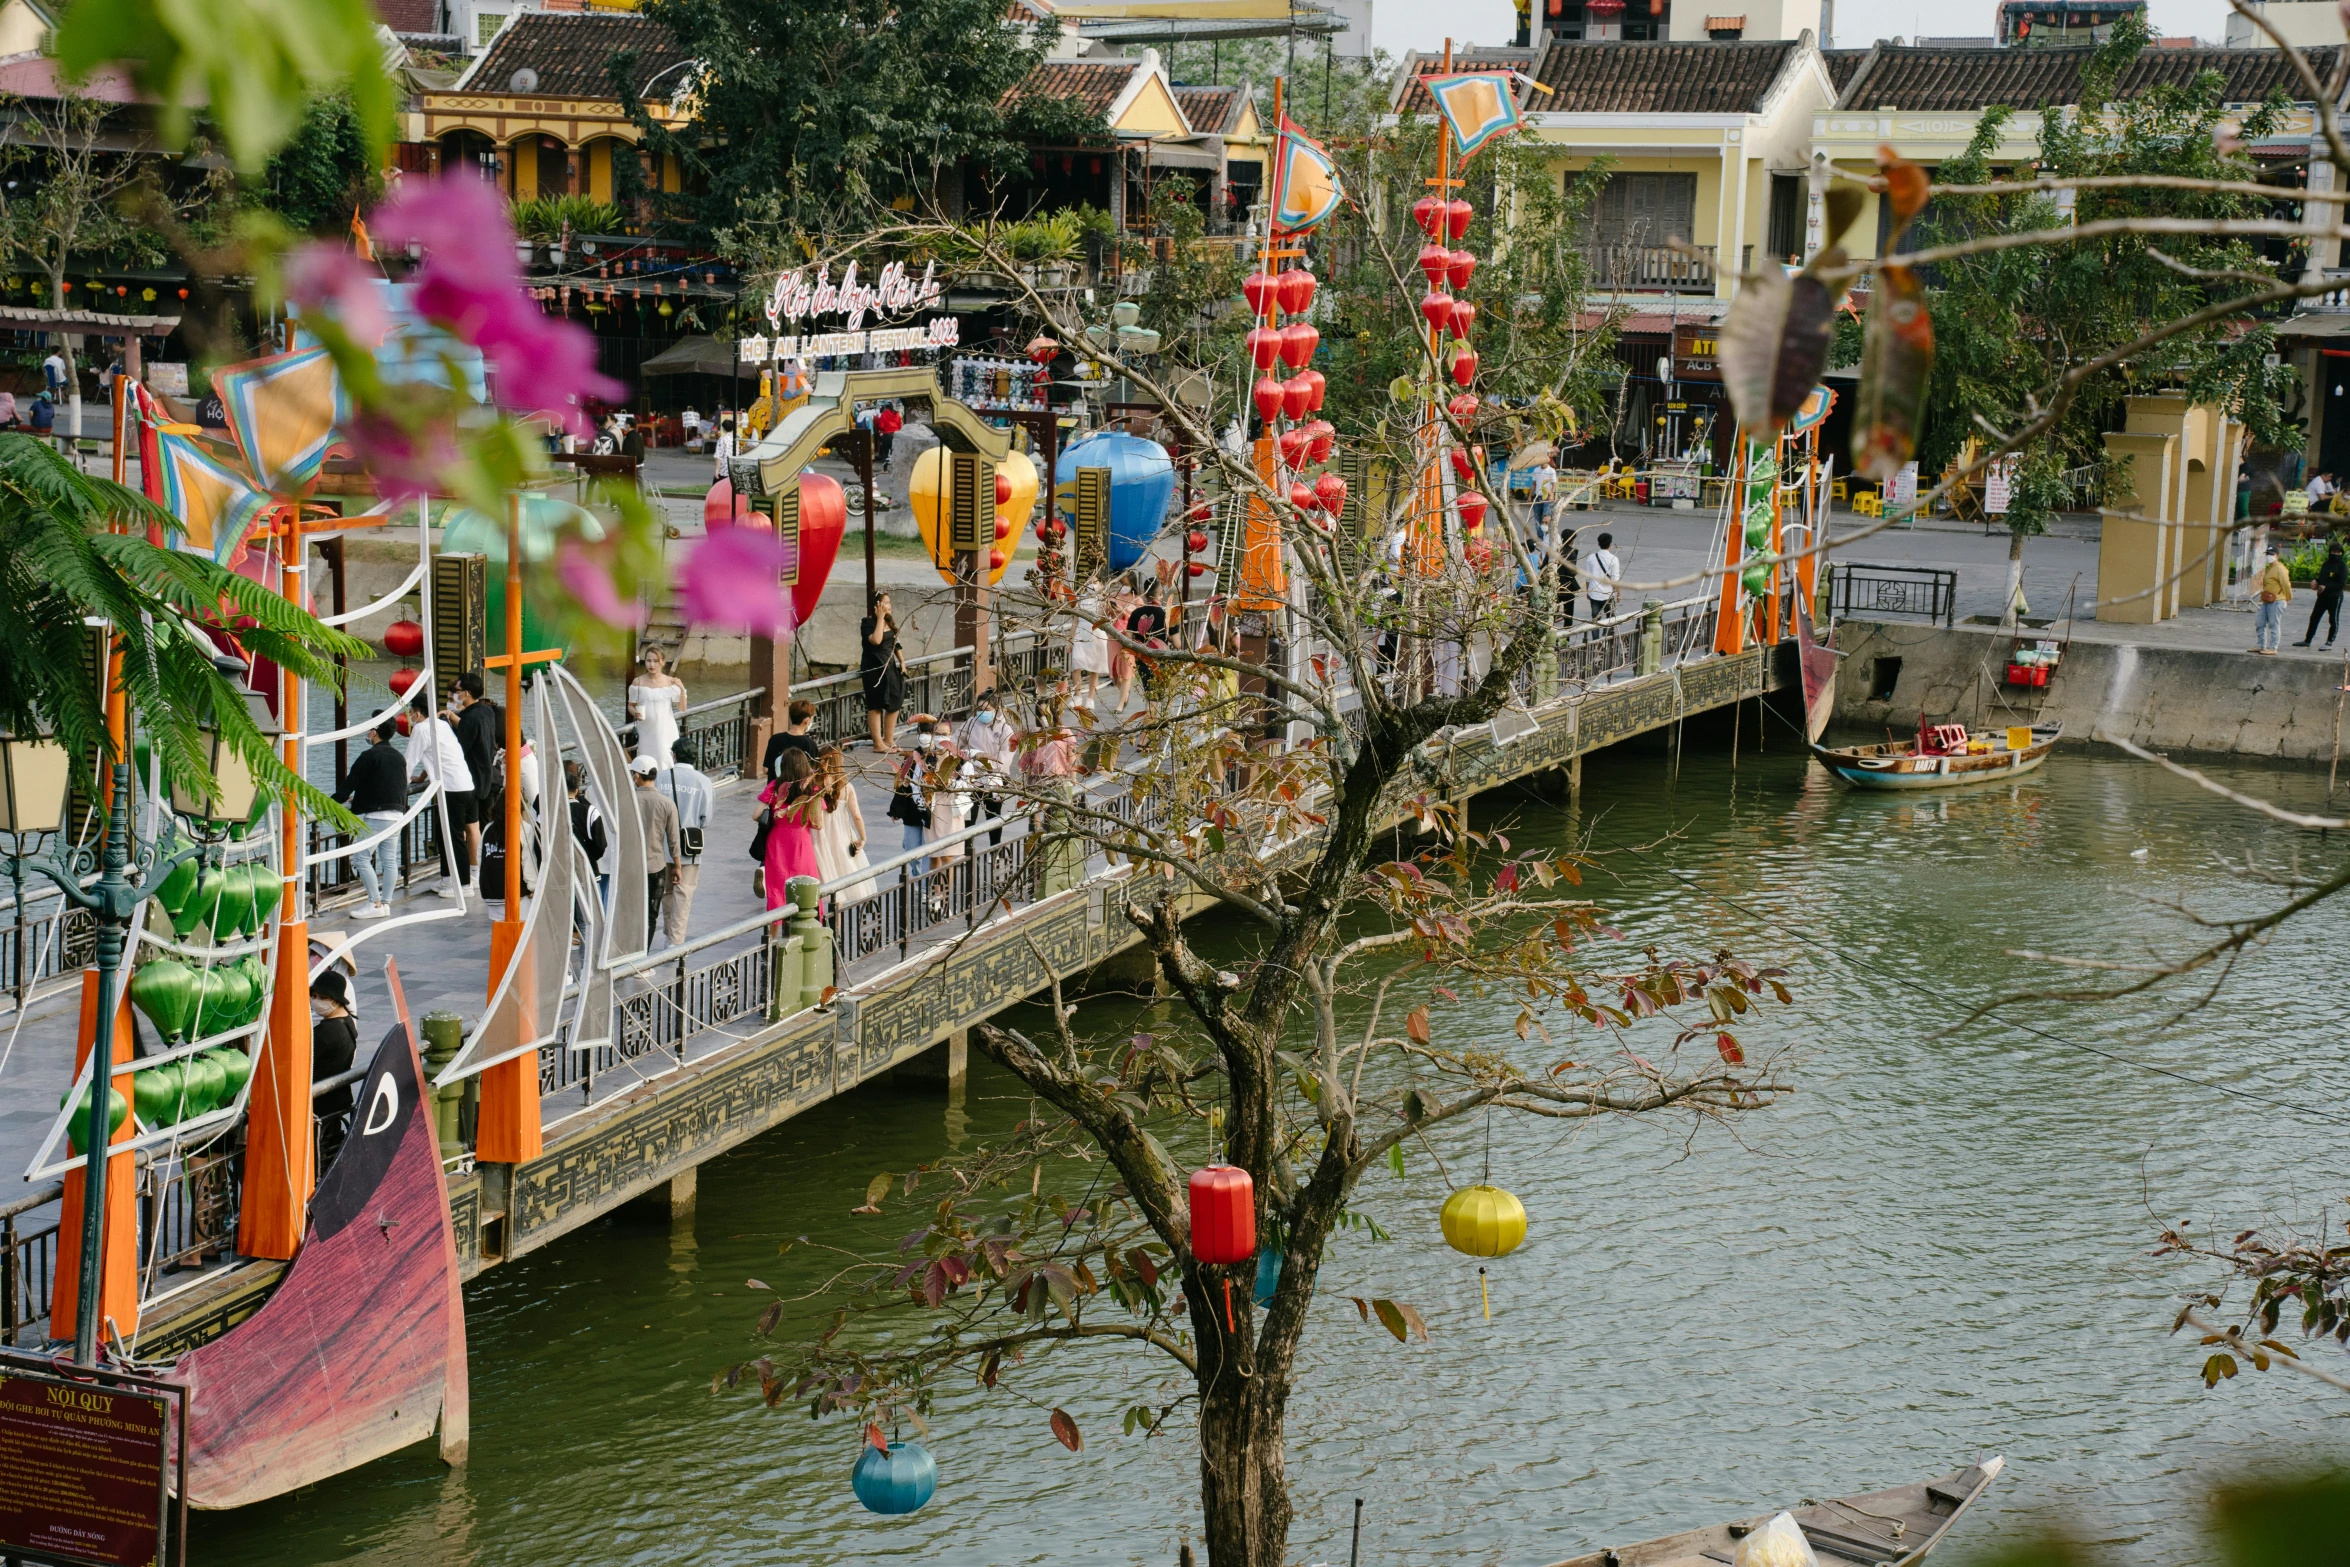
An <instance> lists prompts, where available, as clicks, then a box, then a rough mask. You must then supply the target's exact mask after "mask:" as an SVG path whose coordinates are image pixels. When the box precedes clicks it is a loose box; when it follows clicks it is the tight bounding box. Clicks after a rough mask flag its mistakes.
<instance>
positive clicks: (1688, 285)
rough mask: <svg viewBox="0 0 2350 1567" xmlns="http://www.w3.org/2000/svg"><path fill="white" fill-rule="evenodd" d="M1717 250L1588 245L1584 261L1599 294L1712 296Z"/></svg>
mask: <svg viewBox="0 0 2350 1567" xmlns="http://www.w3.org/2000/svg"><path fill="white" fill-rule="evenodd" d="M1753 248H1754V247H1753V246H1751V245H1750V246H1748V247H1747V250H1748V252H1749V254H1751V253H1752V251H1753ZM1714 251H1715V247H1714V246H1712V245H1585V246H1584V247H1583V260H1584V264H1585V265H1586V266H1587V267H1588V268H1589V269H1590V273H1591V278H1590V286H1591V288H1592V289H1593V290H1594V291H1596V292H1600V293H1614V294H1711V293H1713V292H1714V275H1715V265H1714Z"/></svg>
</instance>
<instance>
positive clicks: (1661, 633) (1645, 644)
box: [1640, 599, 1665, 675]
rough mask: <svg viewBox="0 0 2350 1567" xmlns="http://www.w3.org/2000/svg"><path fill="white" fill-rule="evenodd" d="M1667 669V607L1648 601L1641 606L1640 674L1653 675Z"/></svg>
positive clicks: (1653, 600)
mask: <svg viewBox="0 0 2350 1567" xmlns="http://www.w3.org/2000/svg"><path fill="white" fill-rule="evenodd" d="M1664 667H1665V606H1664V602H1663V600H1661V599H1648V600H1646V601H1644V602H1643V603H1642V604H1641V606H1640V672H1641V673H1642V674H1644V675H1653V674H1655V673H1656V672H1657V671H1658V670H1660V669H1662V668H1664Z"/></svg>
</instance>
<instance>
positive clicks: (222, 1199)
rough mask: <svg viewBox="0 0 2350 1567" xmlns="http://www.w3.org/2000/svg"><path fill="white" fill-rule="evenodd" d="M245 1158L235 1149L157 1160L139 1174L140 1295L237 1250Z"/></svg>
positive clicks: (140, 1170)
mask: <svg viewBox="0 0 2350 1567" xmlns="http://www.w3.org/2000/svg"><path fill="white" fill-rule="evenodd" d="M242 1174H243V1167H242V1157H241V1154H240V1152H239V1151H238V1150H236V1149H233V1148H225V1147H223V1148H212V1149H206V1150H203V1151H202V1152H197V1153H185V1154H178V1155H174V1156H171V1157H168V1158H156V1159H153V1160H151V1161H149V1162H147V1163H145V1164H143V1165H141V1166H140V1168H139V1178H138V1187H137V1190H138V1199H139V1277H140V1280H141V1281H142V1288H141V1289H140V1294H141V1295H142V1296H144V1295H148V1294H151V1293H153V1290H154V1281H155V1280H156V1279H157V1278H158V1277H160V1276H161V1275H163V1274H166V1273H170V1272H173V1271H175V1270H177V1269H180V1268H189V1267H198V1268H200V1267H202V1266H203V1265H204V1264H205V1263H206V1262H208V1261H210V1260H212V1259H213V1258H215V1257H227V1256H229V1255H231V1254H232V1253H233V1252H234V1251H235V1249H236V1239H237V1209H238V1205H239V1201H240V1193H241V1191H242V1185H243V1183H242V1180H241V1177H242Z"/></svg>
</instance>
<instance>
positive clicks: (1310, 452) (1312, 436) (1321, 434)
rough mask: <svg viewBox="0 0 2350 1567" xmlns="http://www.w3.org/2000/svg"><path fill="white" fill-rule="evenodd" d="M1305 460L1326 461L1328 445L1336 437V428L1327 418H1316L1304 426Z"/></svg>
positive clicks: (1328, 450) (1329, 445) (1328, 455)
mask: <svg viewBox="0 0 2350 1567" xmlns="http://www.w3.org/2000/svg"><path fill="white" fill-rule="evenodd" d="M1306 437H1307V439H1306V461H1307V462H1328V461H1329V460H1330V447H1331V444H1332V443H1333V442H1335V441H1336V440H1337V439H1338V429H1337V427H1336V426H1335V425H1333V424H1331V422H1330V421H1329V420H1327V419H1316V420H1315V421H1314V422H1313V423H1312V424H1309V425H1307V426H1306Z"/></svg>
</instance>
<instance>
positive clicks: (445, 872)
mask: <svg viewBox="0 0 2350 1567" xmlns="http://www.w3.org/2000/svg"><path fill="white" fill-rule="evenodd" d="M423 694H424V693H423V692H422V691H421V690H419V691H418V693H417V695H418V697H419V698H420V699H421V698H422V696H423ZM428 781H429V782H433V783H437V784H439V785H440V786H441V802H442V805H443V807H444V809H445V810H446V812H447V824H448V831H447V833H446V834H444V835H443V837H442V839H441V879H440V881H439V882H438V883H437V884H436V885H435V886H434V887H433V891H434V892H436V893H438V894H440V895H441V896H442V897H444V898H454V897H455V896H457V888H458V887H470V886H472V885H473V851H472V840H471V838H470V837H469V836H468V835H467V833H466V829H467V828H468V827H470V826H472V825H473V772H472V770H471V769H470V768H468V767H467V766H466V764H465V748H464V747H463V746H461V745H459V744H458V743H457V731H456V730H454V729H452V728H450V727H449V721H448V720H447V719H445V718H443V717H441V716H440V715H439V714H438V713H434V714H430V715H428V716H426V717H423V718H420V719H418V720H417V721H416V725H415V728H414V729H413V730H412V731H411V732H410V733H409V736H408V782H409V783H410V784H411V785H417V786H421V785H422V784H424V783H426V782H428ZM452 858H454V859H455V861H456V862H457V863H456V872H457V874H456V880H455V882H454V884H452V883H451V881H450V879H449V870H450V865H449V862H450V860H451V859H452Z"/></svg>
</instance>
